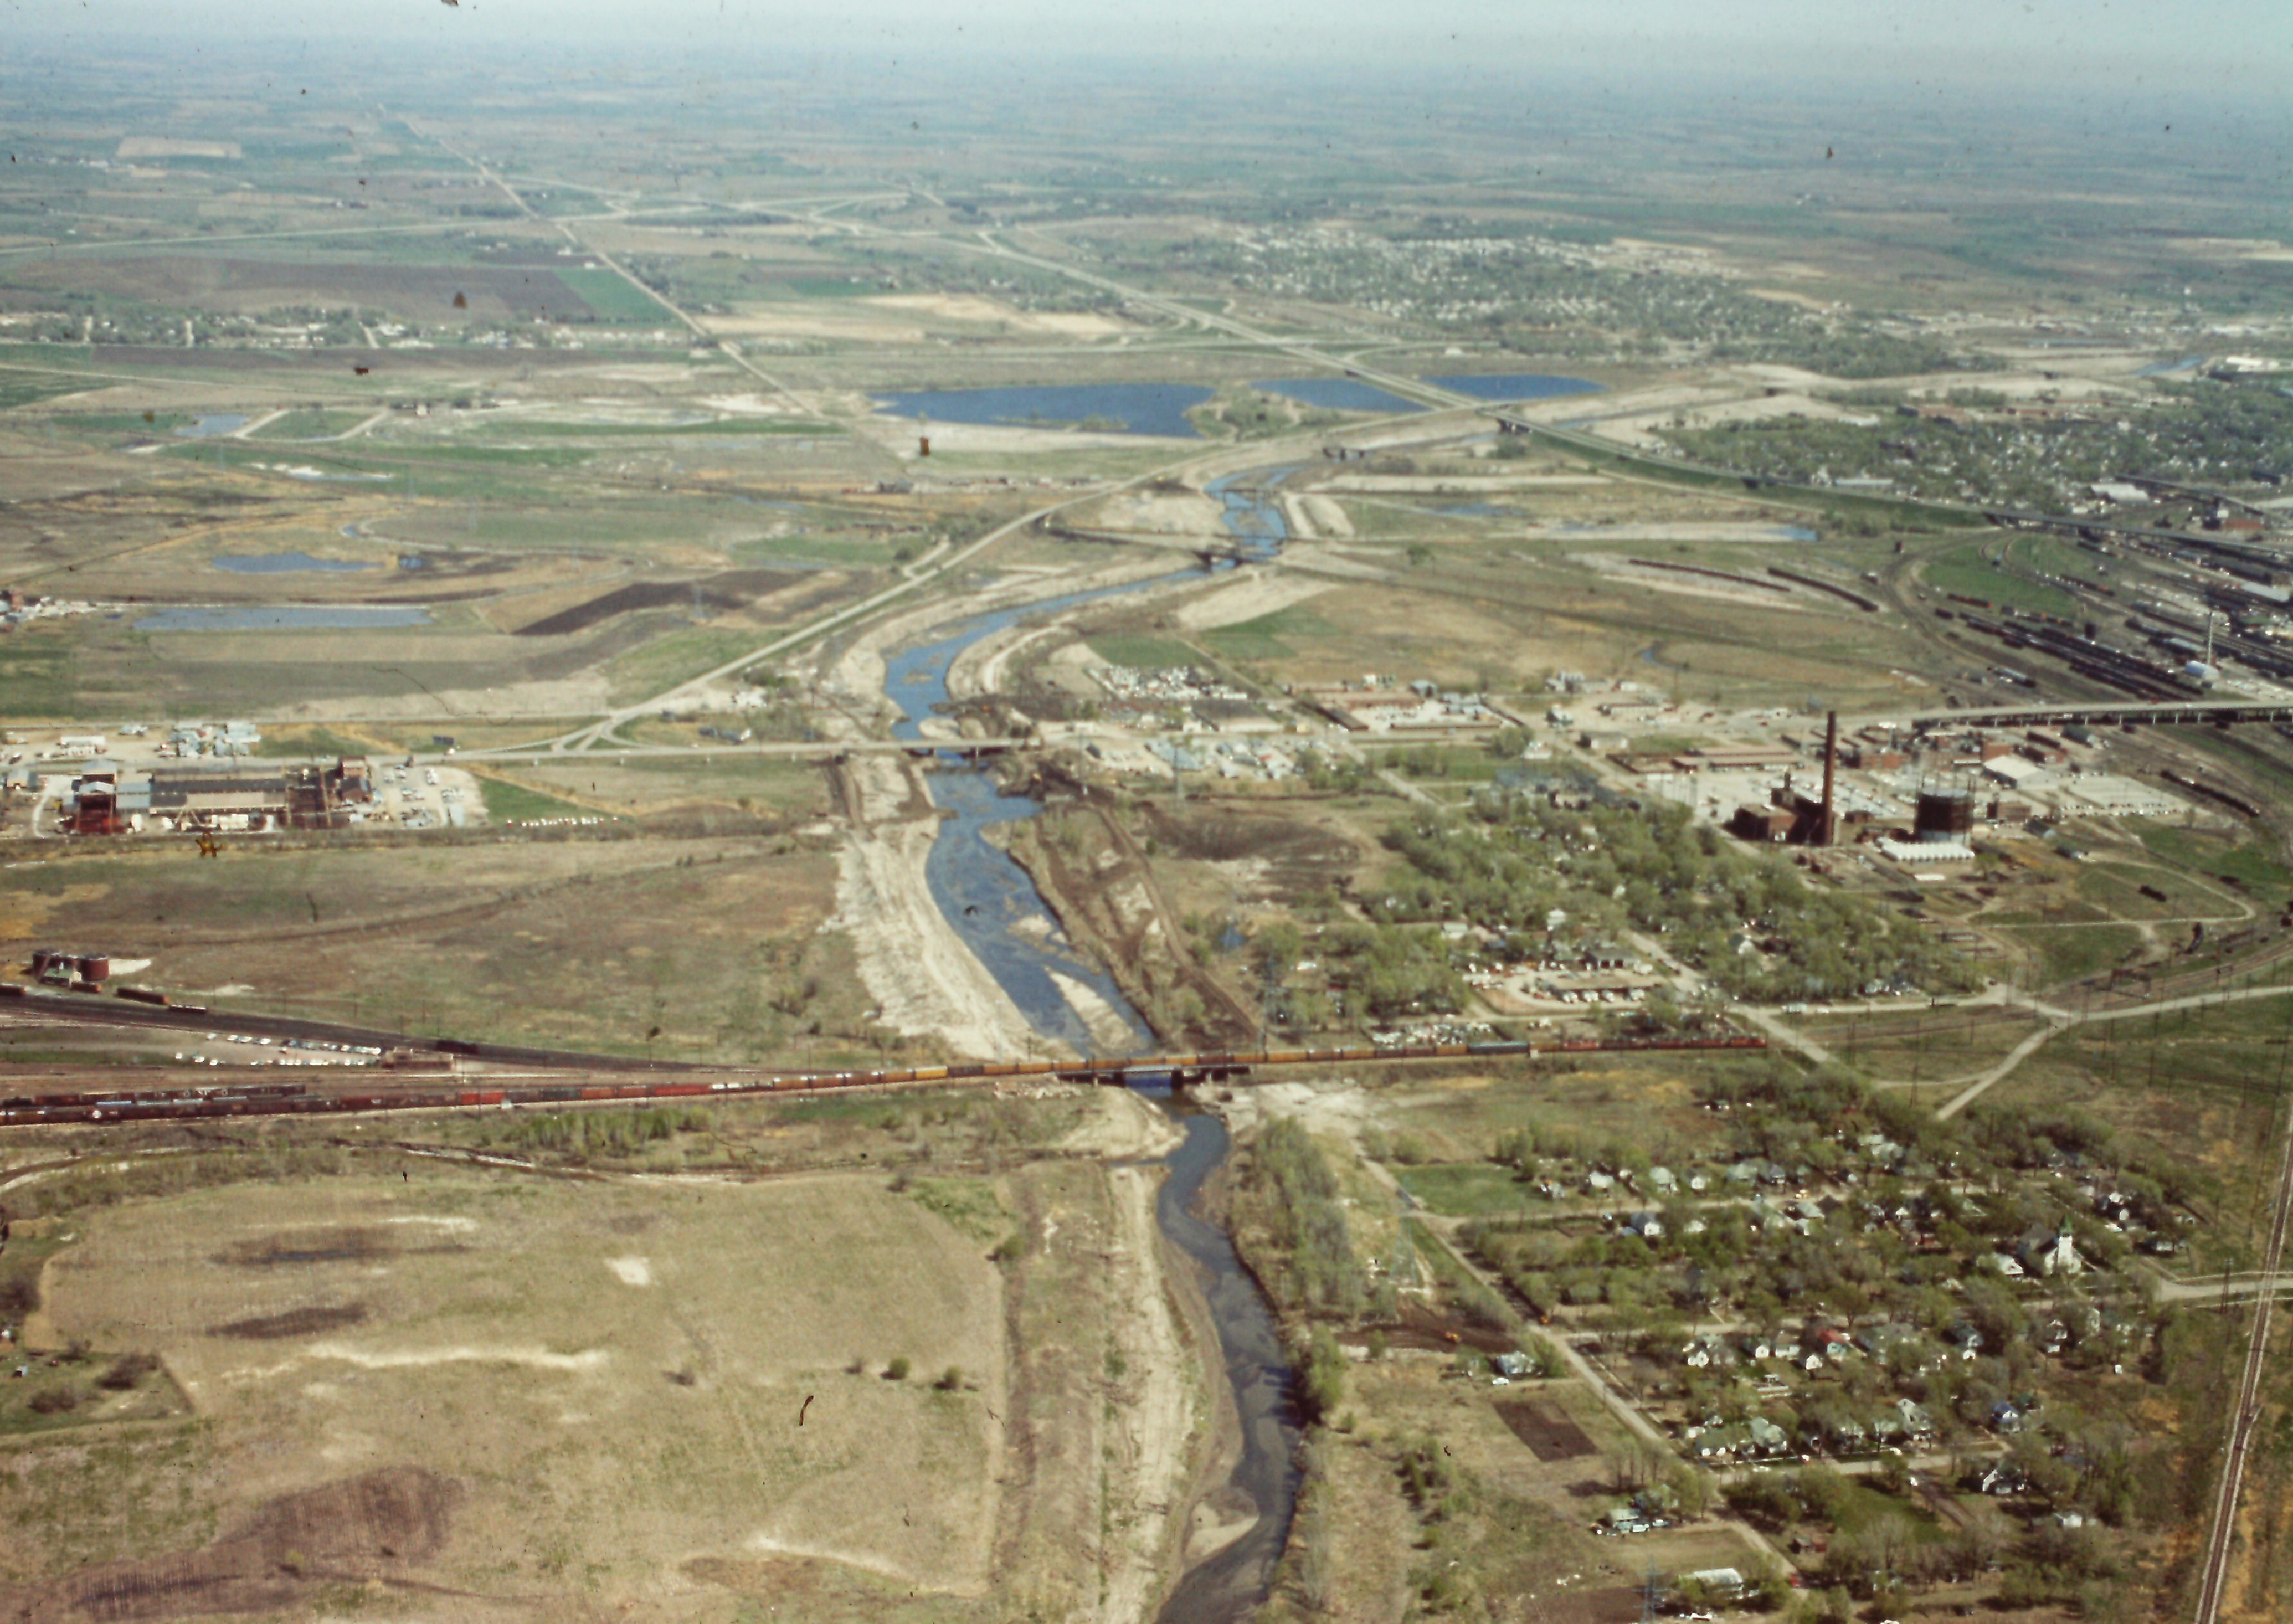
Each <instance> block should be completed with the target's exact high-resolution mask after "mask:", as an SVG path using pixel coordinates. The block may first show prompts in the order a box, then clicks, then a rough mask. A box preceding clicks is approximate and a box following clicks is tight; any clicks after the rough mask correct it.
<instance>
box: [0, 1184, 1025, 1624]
mask: <svg viewBox="0 0 2293 1624" xmlns="http://www.w3.org/2000/svg"><path fill="white" fill-rule="evenodd" d="M983 1250H984V1248H982V1247H981V1246H979V1245H978V1244H977V1243H976V1241H975V1240H974V1239H973V1238H970V1237H968V1236H967V1235H964V1234H962V1233H960V1232H959V1231H958V1230H955V1229H954V1228H952V1227H951V1226H950V1225H949V1224H948V1223H947V1222H944V1221H943V1220H941V1219H940V1218H938V1217H936V1216H935V1215H934V1214H932V1213H931V1212H929V1211H928V1210H927V1209H926V1208H925V1207H924V1206H921V1205H920V1204H919V1203H917V1202H915V1201H913V1200H910V1199H904V1198H901V1197H898V1196H895V1195H892V1194H888V1193H887V1192H886V1191H885V1190H884V1188H883V1186H882V1184H881V1182H880V1181H877V1180H874V1179H865V1178H853V1177H835V1176H829V1177H820V1178H811V1179H799V1180H783V1181H775V1182H773V1183H769V1184H759V1185H749V1186H737V1185H697V1184H691V1183H686V1184H680V1185H677V1186H676V1187H674V1188H673V1189H672V1188H670V1187H668V1186H663V1185H660V1184H652V1183H639V1182H626V1183H622V1182H617V1183H612V1184H608V1185H604V1186H600V1185H598V1184H596V1183H594V1182H593V1183H588V1184H576V1183H555V1182H549V1181H518V1182H496V1183H490V1184H488V1183H479V1182H475V1181H466V1180H462V1179H459V1178H454V1177H450V1176H449V1177H442V1178H440V1179H437V1180H433V1181H428V1182H425V1183H420V1184H417V1183H409V1182H405V1181H399V1180H394V1179H393V1180H389V1181H382V1180H357V1179H349V1180H338V1181H327V1182H323V1183H320V1184H318V1185H311V1186H304V1187H301V1188H261V1189H250V1188H246V1187H240V1188H237V1189H232V1190H222V1191H213V1192H202V1193H199V1194H195V1195H191V1196H187V1197H182V1198H175V1199H173V1200H168V1201H162V1202H155V1203H150V1204H145V1205H141V1206H133V1207H126V1208H121V1209H117V1210H115V1211H112V1212H109V1213H105V1214H101V1215H100V1216H99V1217H97V1218H96V1220H95V1221H94V1222H92V1223H90V1224H89V1226H88V1230H87V1233H86V1236H85V1239H84V1240H83V1241H82V1242H81V1244H80V1245H79V1246H76V1247H73V1248H71V1249H69V1250H68V1251H67V1252H65V1253H64V1254H62V1255H60V1256H59V1257H58V1259H56V1260H55V1261H54V1262H53V1263H51V1265H50V1268H49V1271H48V1278H47V1281H46V1287H47V1292H48V1296H49V1300H50V1303H51V1317H52V1319H53V1324H54V1326H55V1329H56V1332H57V1334H58V1335H60V1336H86V1337H88V1338H90V1339H91V1340H93V1341H94V1342H95V1343H96V1344H97V1345H99V1346H149V1347H155V1348H157V1349H158V1350H159V1351H160V1352H163V1354H164V1356H165V1357H166V1361H167V1364H168V1367H169V1368H170V1369H171V1371H173V1372H174V1375H175V1376H176V1377H177V1379H178V1380H179V1381H180V1382H181V1383H182V1385H183V1387H184V1389H185V1390H186V1391H187V1392H188V1393H190V1395H191V1398H192V1400H193V1402H194V1403H195V1404H196V1406H197V1407H198V1409H199V1415H200V1417H201V1422H202V1425H203V1427H204V1429H205V1430H206V1431H207V1433H209V1434H210V1436H211V1438H212V1441H213V1448H214V1454H213V1464H212V1466H211V1468H210V1470H211V1471H212V1472H213V1473H214V1474H215V1476H214V1478H213V1479H211V1480H210V1481H209V1482H207V1484H204V1485H202V1486H201V1492H202V1493H203V1494H204V1495H205V1496H207V1498H209V1499H210V1501H211V1503H212V1505H213V1506H214V1508H215V1515H216V1516H217V1518H218V1526H219V1527H220V1528H221V1529H223V1530H224V1531H226V1532H225V1534H224V1538H223V1540H222V1542H221V1543H220V1544H219V1545H213V1546H209V1547H207V1548H206V1549H204V1550H200V1551H199V1552H198V1553H197V1554H196V1555H193V1554H190V1553H184V1552H175V1553H168V1554H166V1555H159V1554H158V1553H156V1552H152V1550H151V1547H150V1545H149V1544H148V1543H146V1542H144V1541H142V1540H139V1539H136V1538H135V1531H133V1530H130V1529H127V1528H124V1527H123V1528H119V1529H117V1544H118V1546H119V1548H120V1550H121V1551H122V1552H123V1553H125V1552H127V1551H137V1552H139V1553H145V1554H144V1555H141V1556H140V1557H139V1560H138V1562H137V1563H136V1564H135V1565H134V1567H132V1568H123V1569H115V1570H113V1571H111V1572H110V1573H109V1574H108V1575H105V1576H102V1577H101V1578H100V1579H98V1578H92V1577H87V1576H83V1577H80V1578H78V1579H75V1580H74V1581H73V1582H74V1586H75V1587H78V1586H81V1585H88V1584H101V1585H102V1586H103V1587H107V1588H109V1589H112V1590H119V1589H126V1591H128V1592H130V1593H142V1594H143V1595H145V1596H149V1598H150V1603H151V1604H150V1605H146V1604H138V1607H139V1611H138V1612H135V1613H134V1614H133V1615H132V1616H146V1617H159V1616H169V1615H170V1614H171V1613H173V1612H174V1611H176V1610H177V1609H178V1608H179V1607H180V1605H181V1604H182V1602H183V1601H184V1600H185V1599H186V1598H187V1597H188V1596H195V1595H197V1594H198V1593H199V1592H198V1591H197V1590H195V1589H193V1588H192V1585H193V1582H194V1580H195V1579H196V1578H197V1576H198V1575H199V1574H201V1573H203V1572H213V1571H229V1572H233V1573H238V1572H242V1571H246V1570H247V1563H245V1560H244V1557H245V1553H244V1550H243V1548H241V1547H244V1546H245V1545H246V1544H247V1541H249V1540H252V1541H254V1542H255V1544H256V1545H257V1546H259V1547H263V1548H266V1549H269V1548H271V1547H275V1546H277V1545H278V1544H280V1543H282V1542H283V1543H286V1544H289V1545H293V1544H296V1543H299V1544H300V1545H301V1548H302V1551H303V1555H304V1558H305V1562H304V1566H305V1567H306V1568H307V1569H308V1570H309V1571H308V1572H307V1573H306V1574H304V1575H300V1576H298V1575H296V1573H295V1572H294V1571H293V1568H292V1566H291V1564H284V1563H280V1566H286V1567H287V1569H288V1571H287V1572H286V1574H285V1575H284V1579H285V1580H286V1581H293V1580H295V1579H297V1578H298V1577H299V1578H301V1579H302V1580H303V1587H308V1585H309V1584H311V1583H313V1582H316V1581H317V1580H318V1579H320V1578H321V1577H329V1578H335V1579H339V1578H341V1577H344V1573H343V1571H342V1570H343V1568H344V1567H345V1566H348V1567H352V1569H353V1570H354V1569H355V1568H356V1567H357V1566H358V1565H360V1563H359V1562H358V1559H359V1558H360V1557H361V1556H362V1555H370V1556H379V1557H381V1558H383V1562H382V1563H381V1565H382V1568H383V1570H384V1572H383V1576H384V1577H385V1581H386V1582H388V1581H390V1580H392V1579H396V1580H397V1581H398V1582H401V1583H405V1584H409V1585H412V1584H415V1583H417V1581H419V1582H421V1583H424V1584H425V1585H437V1586H441V1587H443V1588H444V1589H445V1590H446V1591H447V1592H449V1593H452V1592H465V1593H474V1595H475V1596H483V1597H487V1598H489V1600H488V1601H487V1602H486V1604H484V1605H482V1606H479V1607H476V1608H474V1609H471V1610H467V1611H465V1610H460V1609H453V1608H451V1604H443V1605H446V1606H447V1607H448V1608H449V1609H450V1612H448V1614H446V1615H444V1616H466V1617H484V1616H491V1613H492V1612H493V1611H494V1607H495V1604H498V1603H499V1602H504V1601H507V1600H509V1599H510V1598H511V1597H512V1596H516V1595H518V1594H519V1593H524V1594H526V1595H529V1596H530V1595H531V1592H532V1591H533V1590H534V1589H536V1588H539V1589H542V1590H545V1591H551V1590H557V1589H560V1588H562V1587H563V1586H564V1585H565V1584H567V1583H569V1582H571V1583H576V1584H579V1586H581V1587H585V1588H590V1589H592V1590H594V1591H595V1592H597V1593H601V1594H603V1595H604V1596H609V1597H617V1598H621V1599H630V1598H635V1597H637V1596H647V1597H652V1598H656V1599H657V1600H658V1601H659V1602H660V1603H663V1604H668V1609H669V1610H670V1611H671V1612H676V1613H683V1612H689V1611H691V1610H692V1609H693V1606H694V1604H695V1603H696V1602H698V1601H700V1600H701V1599H702V1587H701V1586H698V1585H696V1584H695V1583H694V1582H693V1581H692V1580H691V1579H682V1578H681V1577H680V1573H679V1570H680V1568H681V1567H682V1566H683V1565H684V1564H685V1563H689V1562H690V1560H691V1559H692V1558H693V1557H694V1556H696V1555H701V1554H714V1555H720V1556H724V1557H737V1556H741V1555H749V1556H756V1555H764V1556H774V1555H778V1556H784V1557H793V1558H799V1559H806V1560H809V1561H816V1562H825V1563H839V1564H842V1565H844V1566H847V1567H850V1568H853V1569H856V1570H859V1571H863V1572H866V1573H870V1574H874V1575H878V1576H880V1577H882V1578H884V1579H889V1580H892V1581H895V1582H896V1583H898V1584H899V1585H901V1586H902V1587H917V1588H919V1589H923V1590H931V1591H938V1592H943V1593H950V1594H958V1595H976V1594H979V1593H981V1592H982V1591H983V1590H984V1587H985V1585H986V1581H987V1576H988V1563H989V1558H990V1547H991V1534H992V1531H993V1526H994V1523H995V1517H996V1510H997V1499H998V1497H997V1495H996V1492H995V1480H996V1479H997V1478H998V1477H1000V1476H1001V1460H1002V1452H1001V1451H1002V1435H1001V1428H1000V1426H998V1425H996V1424H995V1422H994V1421H993V1419H992V1417H993V1416H995V1415H999V1414H1001V1412H1002V1411H1003V1410H1004V1409H1006V1408H1007V1405H1008V1400H1007V1398H1006V1396H1005V1393H1006V1388H1005V1380H1006V1372H1005V1359H1004V1347H1003V1326H1002V1323H1001V1312H1000V1311H999V1308H998V1304H999V1303H1000V1302H1001V1285H1000V1282H999V1279H998V1276H997V1271H996V1270H995V1268H994V1266H993V1264H991V1263H988V1262H987V1261H986V1260H985V1259H984V1256H983V1255H982V1254H983ZM353 1315H355V1316H356V1317H355V1319H353V1318H352V1316H353ZM250 1325H252V1326H254V1327H255V1328H258V1329H259V1331H260V1332H261V1334H259V1335H254V1336H250V1335H249V1334H248V1328H249V1326H250ZM895 1357H905V1358H907V1359H909V1360H912V1365H913V1369H914V1372H915V1374H914V1376H913V1377H912V1379H909V1380H906V1381H894V1380H888V1379H887V1378H886V1376H885V1374H884V1373H885V1369H886V1367H887V1362H888V1361H889V1360H892V1359H894V1358H895ZM951 1367H952V1368H957V1369H959V1370H960V1373H961V1374H960V1376H959V1378H958V1381H957V1383H956V1384H954V1385H952V1386H946V1387H943V1386H936V1385H934V1384H933V1382H934V1379H935V1378H937V1377H940V1376H942V1375H943V1373H944V1372H945V1371H947V1370H948V1369H949V1368H951ZM66 1469H67V1470H68V1469H69V1468H66ZM186 1487H187V1488H188V1487H189V1486H188V1485H186ZM28 1488H29V1485H28V1484H26V1483H24V1482H17V1483H15V1484H12V1485H11V1484H7V1483H4V1482H0V1496H5V1497H7V1498H16V1497H20V1496H21V1495H22V1494H24V1493H25V1492H27V1491H28ZM369 1503H376V1504H378V1505H379V1507H380V1508H379V1509H378V1510H374V1511H370V1512H369V1513H365V1514H361V1513H359V1512H358V1510H357V1508H358V1507H359V1506H362V1505H368V1504H369ZM12 1521H14V1519H12ZM231 1530H238V1531H239V1532H237V1533H235V1534H234V1533H231V1532H230V1531H231ZM78 1544H79V1547H80V1548H81V1549H83V1550H84V1549H86V1548H87V1547H88V1544H89V1541H87V1540H85V1539H83V1540H81V1541H79V1542H78ZM159 1550H160V1551H165V1550H166V1547H164V1546H163V1547H159ZM69 1554H71V1553H70V1552H69V1547H63V1548H60V1546H59V1544H58V1543H57V1542H43V1541H37V1540H25V1539H18V1540H17V1541H16V1542H15V1544H14V1547H13V1548H12V1550H11V1551H10V1553H9V1555H10V1557H11V1558H12V1560H11V1561H10V1563H9V1565H10V1566H11V1567H12V1569H13V1570H14V1571H15V1572H16V1573H17V1574H18V1575H20V1576H25V1577H28V1576H29V1575H31V1574H34V1573H37V1572H39V1571H53V1570H54V1568H55V1566H56V1565H57V1563H58V1560H59V1558H61V1557H64V1556H66V1555H69ZM393 1564H397V1565H396V1571H394V1572H393ZM255 1571H256V1572H261V1569H260V1568H259V1567H258V1568H256V1569H255ZM262 1577H263V1578H264V1579H267V1580H268V1581H269V1582H271V1583H279V1582H281V1576H280V1571H279V1566H273V1567H272V1568H271V1569H270V1571H268V1572H267V1573H262ZM361 1577H362V1576H361ZM171 1581H172V1582H171ZM290 1587H294V1586H292V1584H291V1583H290ZM171 1589H172V1590H173V1592H174V1593H173V1595H170V1594H169V1592H170V1590H171ZM651 1606H652V1604H651V1603H650V1602H649V1603H648V1611H650V1610H651ZM13 1611H14V1610H13V1608H11V1612H13ZM655 1616H660V1615H658V1614H656V1615H655Z"/></svg>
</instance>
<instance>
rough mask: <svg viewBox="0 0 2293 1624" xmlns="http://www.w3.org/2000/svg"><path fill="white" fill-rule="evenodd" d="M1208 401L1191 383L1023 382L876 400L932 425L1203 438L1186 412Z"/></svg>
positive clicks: (1206, 394)
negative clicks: (1081, 428) (1077, 427)
mask: <svg viewBox="0 0 2293 1624" xmlns="http://www.w3.org/2000/svg"><path fill="white" fill-rule="evenodd" d="M1210 398H1211V392H1210V391H1209V390H1207V389H1204V388H1201V387H1199V386H1196V385H1193V384H1027V385H1021V386H1017V387H1011V388H1002V389H926V390H919V391H914V392H911V393H903V394H878V395H876V396H875V397H874V399H875V402H876V405H877V409H878V410H882V411H889V412H892V413H894V414H895V415H896V416H899V417H903V418H923V419H924V420H925V422H926V423H927V424H930V423H985V424H999V425H1001V426H1007V427H1015V428H1026V427H1030V426H1040V427H1043V428H1063V427H1066V426H1072V425H1078V424H1080V425H1087V426H1092V427H1096V428H1099V429H1102V430H1106V431H1107V432H1111V433H1118V434H1166V435H1170V436H1171V437H1173V438H1176V439H1180V440H1197V439H1200V438H1201V437H1202V436H1201V435H1200V434H1198V433H1197V432H1196V431H1195V426H1194V425H1193V424H1192V423H1190V422H1188V421H1187V412H1188V411H1189V410H1192V409H1193V408H1195V407H1196V406H1199V405H1201V404H1202V403H1203V402H1205V401H1207V400H1209V399H1210Z"/></svg>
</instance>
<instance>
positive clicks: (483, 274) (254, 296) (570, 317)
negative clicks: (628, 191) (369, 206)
mask: <svg viewBox="0 0 2293 1624" xmlns="http://www.w3.org/2000/svg"><path fill="white" fill-rule="evenodd" d="M9 276H10V278H11V279H12V280H14V281H15V282H16V283H18V284H19V285H20V286H23V287H29V288H51V287H58V288H77V289H81V290H86V291H93V290H96V289H101V290H102V291H103V292H106V293H111V294H117V295H118V296H121V297H124V298H131V299H137V300H141V301H143V302H146V303H150V304H157V305H196V306H198V307H199V308H202V309H209V310H241V311H262V310H269V309H272V308H276V307H279V306H285V305H358V306H360V307H361V308H362V309H365V310H367V311H369V312H375V311H388V312H390V313H393V314H394V315H400V316H410V317H412V318H414V319H416V320H417V321H425V322H450V321H483V320H485V319H487V318H488V317H492V318H494V319H496V320H499V319H502V318H505V317H511V316H544V317H547V318H549V319H551V320H554V321H587V320H589V319H590V317H591V316H592V315H593V314H594V313H593V312H592V311H591V310H590V308H589V306H588V305H587V302H586V301H584V300H583V299H582V297H581V296H580V295H579V294H577V293H575V292H574V291H573V289H572V288H569V287H568V286H566V285H565V283H564V282H563V281H561V280H558V276H557V273H556V272H555V270H553V269H550V268H548V267H547V266H542V265H516V266H507V265H377V264H354V263H347V262H346V263H342V264H304V263H301V262H296V261H288V260H263V259H226V258H213V259H211V258H207V257H206V256H199V255H190V254H155V255H149V256H142V257H138V258H133V259H130V258H125V257H123V258H118V259H85V260H75V261H72V262H70V263H69V264H64V263H61V262H59V263H56V264H50V263H49V262H47V261H45V260H25V261H21V262H20V263H18V264H15V265H13V266H12V268H11V269H10V272H9ZM457 294H459V295H461V296H463V298H464V300H465V306H457V305H455V303H454V296H456V295H457Z"/></svg>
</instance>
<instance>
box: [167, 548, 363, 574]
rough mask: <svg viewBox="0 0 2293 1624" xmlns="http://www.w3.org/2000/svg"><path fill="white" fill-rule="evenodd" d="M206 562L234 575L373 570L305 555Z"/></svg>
mask: <svg viewBox="0 0 2293 1624" xmlns="http://www.w3.org/2000/svg"><path fill="white" fill-rule="evenodd" d="M207 562H208V563H209V564H214V565H215V568H217V569H219V570H229V571H231V573H233V574H234V575H291V574H294V573H296V572H299V571H305V570H315V571H319V572H325V573H333V572H336V571H341V570H370V569H373V568H374V567H375V566H374V565H373V564H361V563H359V562H358V561H357V560H356V559H352V558H313V557H312V556H311V555H310V554H308V553H219V554H217V555H216V556H215V557H213V558H210V559H208V560H207Z"/></svg>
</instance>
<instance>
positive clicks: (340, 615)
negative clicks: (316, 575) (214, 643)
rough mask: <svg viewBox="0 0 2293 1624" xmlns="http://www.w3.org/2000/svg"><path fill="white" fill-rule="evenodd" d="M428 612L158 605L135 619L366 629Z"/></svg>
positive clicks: (145, 626) (411, 622) (165, 627)
mask: <svg viewBox="0 0 2293 1624" xmlns="http://www.w3.org/2000/svg"><path fill="white" fill-rule="evenodd" d="M429 623H430V612H429V611H428V610H427V609H417V608H410V607H409V608H372V609H369V608H360V607H356V606H344V607H342V608H332V607H320V606H318V605H309V606H294V605H288V606H285V607H269V608H266V607H258V606H255V605H248V606H247V607H244V608H240V607H232V608H217V609H162V610H160V611H158V613H155V614H147V615H145V616H144V617H143V618H142V620H140V621H136V622H135V629H136V630H138V631H369V630H372V629H376V628H378V627H390V626H426V625H428V624H429Z"/></svg>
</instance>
